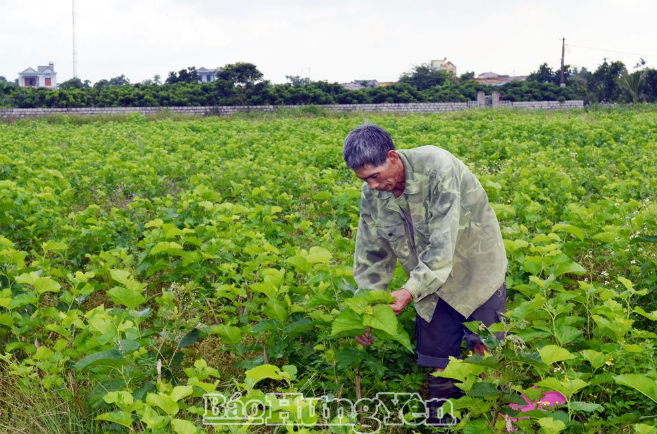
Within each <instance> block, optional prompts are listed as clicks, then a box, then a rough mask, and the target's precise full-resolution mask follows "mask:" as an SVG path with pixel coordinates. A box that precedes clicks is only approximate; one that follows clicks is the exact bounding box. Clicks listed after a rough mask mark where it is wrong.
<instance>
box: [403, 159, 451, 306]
mask: <svg viewBox="0 0 657 434" xmlns="http://www.w3.org/2000/svg"><path fill="white" fill-rule="evenodd" d="M442 175H443V176H442V178H441V179H439V180H436V179H432V180H431V181H430V185H429V188H431V195H430V197H431V203H430V204H429V209H430V215H431V217H430V219H429V221H428V228H425V230H427V231H428V232H429V245H428V246H427V247H426V249H424V250H423V251H422V252H418V264H417V266H416V267H415V268H414V269H413V270H412V271H411V273H410V276H409V279H408V281H407V282H406V284H405V285H403V286H402V288H404V289H406V290H408V291H409V292H410V293H411V295H412V296H413V300H414V301H416V302H418V301H420V300H422V299H423V298H425V297H426V296H428V295H431V294H433V293H435V292H436V291H438V290H439V289H440V287H441V286H443V284H444V283H445V282H446V281H447V279H448V278H449V276H450V274H451V272H452V264H453V258H454V252H455V250H456V242H457V236H458V233H459V226H460V219H461V194H460V179H459V178H458V176H457V175H456V173H455V172H454V170H453V168H450V169H448V171H447V172H446V173H444V174H442Z"/></svg>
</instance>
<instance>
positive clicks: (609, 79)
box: [587, 58, 626, 102]
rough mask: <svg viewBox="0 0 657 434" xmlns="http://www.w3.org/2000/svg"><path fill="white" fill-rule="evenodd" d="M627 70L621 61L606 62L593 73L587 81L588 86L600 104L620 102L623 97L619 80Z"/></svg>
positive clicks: (605, 60)
mask: <svg viewBox="0 0 657 434" xmlns="http://www.w3.org/2000/svg"><path fill="white" fill-rule="evenodd" d="M624 70H626V68H625V64H624V63H623V62H620V61H614V62H611V63H609V62H607V59H606V58H605V59H604V61H603V62H602V64H601V65H600V66H598V69H596V70H595V72H593V73H592V74H591V75H590V77H589V78H588V80H587V86H588V88H589V90H590V91H591V92H593V94H595V97H596V99H597V101H598V102H613V101H618V100H619V99H620V98H621V96H622V89H621V87H620V84H619V78H620V76H621V74H622V72H623V71H624Z"/></svg>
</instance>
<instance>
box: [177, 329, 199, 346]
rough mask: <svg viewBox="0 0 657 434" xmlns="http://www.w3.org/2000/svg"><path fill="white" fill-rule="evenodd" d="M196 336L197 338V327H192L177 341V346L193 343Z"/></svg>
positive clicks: (196, 339)
mask: <svg viewBox="0 0 657 434" xmlns="http://www.w3.org/2000/svg"><path fill="white" fill-rule="evenodd" d="M198 338H199V331H198V329H193V330H192V331H190V332H189V333H187V334H186V335H185V336H183V338H182V339H181V340H180V342H178V348H185V347H189V346H191V345H194V344H195V343H196V342H197V341H198Z"/></svg>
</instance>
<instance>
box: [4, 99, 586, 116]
mask: <svg viewBox="0 0 657 434" xmlns="http://www.w3.org/2000/svg"><path fill="white" fill-rule="evenodd" d="M501 106H502V107H510V108H522V109H535V110H553V109H577V108H582V107H584V102H583V101H565V102H558V101H528V102H510V101H503V102H502V103H501ZM300 107H303V106H293V105H283V106H271V105H265V106H216V107H94V108H27V109H19V108H10V109H0V119H16V118H31V117H42V116H51V115H58V114H62V115H82V116H92V115H113V114H129V113H142V114H145V115H147V114H154V113H157V112H159V111H160V110H166V111H169V112H172V113H182V114H189V115H200V116H206V115H208V114H214V115H230V114H233V113H237V112H269V111H275V110H285V109H298V108H300ZM318 107H320V108H322V109H325V110H333V111H338V112H349V111H358V112H390V113H438V112H453V111H459V110H467V109H470V108H476V107H478V104H477V102H476V101H470V102H445V103H407V104H332V105H322V106H318Z"/></svg>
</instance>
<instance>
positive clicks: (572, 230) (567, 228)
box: [552, 223, 584, 241]
mask: <svg viewBox="0 0 657 434" xmlns="http://www.w3.org/2000/svg"><path fill="white" fill-rule="evenodd" d="M557 231H563V232H566V233H568V234H572V235H574V236H576V237H577V239H579V240H580V241H584V231H583V230H581V229H580V228H578V227H577V226H573V225H570V224H563V223H557V224H556V225H554V226H553V227H552V232H557Z"/></svg>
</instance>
